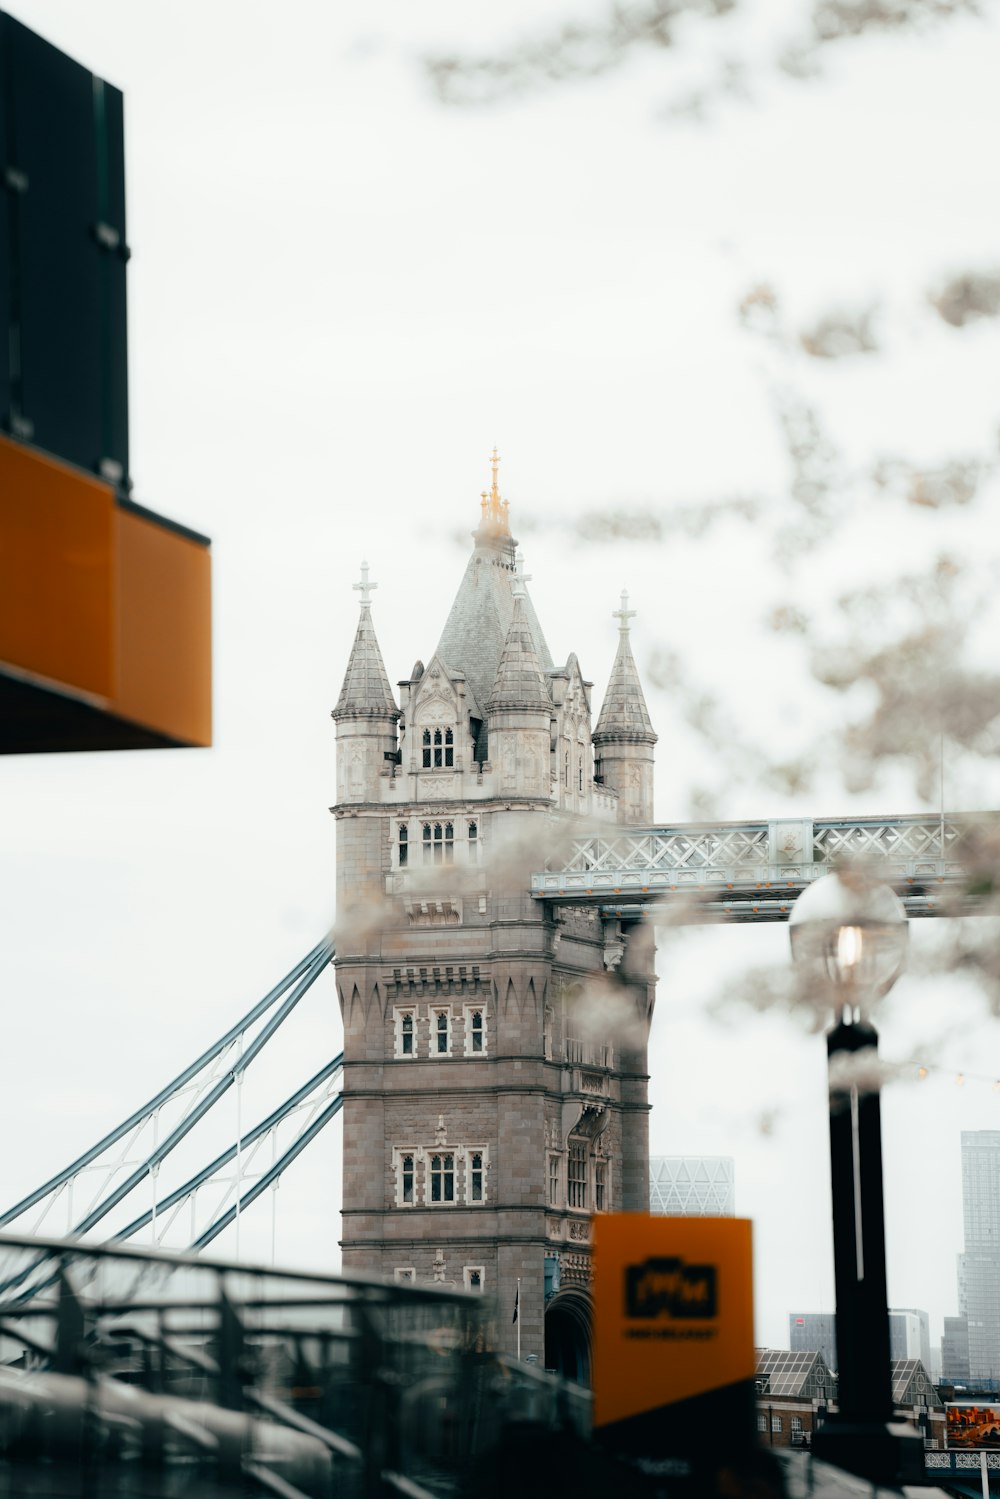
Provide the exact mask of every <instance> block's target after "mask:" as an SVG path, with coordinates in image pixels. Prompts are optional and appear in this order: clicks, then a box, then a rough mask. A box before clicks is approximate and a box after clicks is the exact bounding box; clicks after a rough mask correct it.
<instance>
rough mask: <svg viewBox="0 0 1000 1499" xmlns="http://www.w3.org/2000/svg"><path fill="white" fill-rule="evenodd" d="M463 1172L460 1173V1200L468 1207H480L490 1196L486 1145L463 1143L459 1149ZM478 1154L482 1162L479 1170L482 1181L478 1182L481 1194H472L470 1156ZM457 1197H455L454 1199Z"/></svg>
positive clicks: (488, 1159)
mask: <svg viewBox="0 0 1000 1499" xmlns="http://www.w3.org/2000/svg"><path fill="white" fill-rule="evenodd" d="M461 1155H462V1161H463V1164H464V1167H465V1169H464V1172H463V1174H462V1194H461V1201H462V1202H463V1203H464V1204H465V1205H466V1207H470V1208H481V1207H484V1206H485V1205H486V1203H487V1202H488V1201H489V1197H490V1151H489V1146H488V1145H463V1146H462V1150H461ZM476 1155H477V1156H479V1157H480V1160H481V1162H482V1164H481V1166H480V1168H479V1169H480V1172H481V1173H482V1181H481V1183H480V1186H481V1190H482V1196H481V1197H473V1195H472V1170H473V1167H472V1157H473V1156H476ZM457 1200H458V1199H457V1198H456V1201H457Z"/></svg>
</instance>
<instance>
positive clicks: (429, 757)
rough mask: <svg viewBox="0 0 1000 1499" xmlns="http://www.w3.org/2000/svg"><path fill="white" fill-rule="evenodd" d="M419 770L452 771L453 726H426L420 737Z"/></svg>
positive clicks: (453, 757) (453, 752)
mask: <svg viewBox="0 0 1000 1499" xmlns="http://www.w3.org/2000/svg"><path fill="white" fill-rule="evenodd" d="M420 768H421V770H454V768H455V729H454V725H451V726H449V725H448V724H442V723H438V724H428V725H426V727H425V728H424V730H423V732H422V734H421V736H420Z"/></svg>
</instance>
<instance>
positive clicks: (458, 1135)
mask: <svg viewBox="0 0 1000 1499" xmlns="http://www.w3.org/2000/svg"><path fill="white" fill-rule="evenodd" d="M473 539H474V547H473V551H472V556H471V557H470V559H469V563H468V566H467V568H466V571H465V576H464V577H463V579H462V581H461V584H460V585H459V589H458V593H457V594H456V596H455V600H454V603H453V604H452V607H451V611H450V613H449V615H448V618H447V621H446V623H445V627H444V631H443V633H442V636H441V639H440V642H439V644H438V646H437V649H436V650H435V651H434V653H433V655H432V656H431V657H430V660H429V661H428V664H427V666H426V667H425V666H424V665H423V663H422V662H420V661H417V662H416V664H415V665H414V667H413V670H412V672H411V674H410V676H409V678H407V679H406V680H404V681H402V682H400V683H399V690H400V700H399V705H398V706H397V703H396V700H395V699H394V697H393V694H392V690H391V688H390V685H389V681H388V678H387V676H386V672H385V667H384V665H383V661H382V656H381V652H380V650H379V647H378V642H377V640H376V638H375V632H374V628H373V626H372V620H371V603H370V598H369V595H370V593H371V589H372V588H373V587H374V586H375V585H374V584H369V583H368V581H367V567H365V568H364V570H363V576H362V582H361V583H360V584H356V585H355V587H357V588H358V589H359V590H360V592H361V618H360V621H359V624H358V629H357V634H356V636H355V639H354V644H353V646H352V649H351V654H350V659H349V662H348V666H347V672H346V675H345V678H344V685H343V688H342V690H341V693H340V697H339V699H338V702H337V706H336V708H335V709H334V710H333V717H334V719H335V721H336V725H337V805H336V806H335V807H334V808H333V809H332V810H333V812H334V815H335V817H336V819H337V899H338V907H337V958H336V972H337V987H338V994H339V999H340V1004H341V1009H342V1013H343V1021H344V1189H343V1190H344V1203H343V1240H342V1243H343V1264H344V1270H345V1272H348V1273H350V1272H358V1273H374V1274H379V1275H384V1276H387V1277H389V1278H393V1277H394V1278H396V1279H397V1280H411V1279H412V1280H418V1281H428V1282H435V1281H437V1282H439V1283H441V1284H445V1285H449V1284H450V1285H457V1286H465V1287H467V1288H469V1289H471V1290H477V1291H482V1292H484V1293H485V1294H487V1295H489V1296H491V1297H493V1298H494V1299H495V1304H496V1307H497V1317H496V1322H495V1324H494V1339H495V1343H496V1346H498V1347H499V1348H500V1349H502V1350H505V1351H508V1352H513V1351H514V1349H515V1347H516V1345H517V1338H518V1333H519V1332H520V1346H521V1352H522V1356H527V1355H535V1356H536V1357H537V1359H538V1362H539V1363H540V1364H544V1365H545V1366H548V1367H552V1368H559V1369H561V1370H562V1371H563V1372H565V1373H567V1374H569V1375H571V1376H574V1377H577V1378H581V1379H586V1377H587V1375H588V1372H589V1293H588V1288H589V1283H590V1240H591V1227H590V1220H591V1215H592V1214H593V1213H594V1212H602V1211H621V1210H635V1209H643V1210H644V1209H645V1208H646V1207H647V1205H648V1123H647V1112H648V1103H647V1075H646V1043H647V1036H648V1029H649V1022H650V1019H651V1016H652V1009H653V1000H654V988H655V975H654V971H653V943H652V938H651V935H650V932H649V929H648V928H647V927H644V926H642V925H640V924H638V923H635V924H630V923H627V922H621V921H618V920H611V919H606V918H604V917H603V916H602V914H601V912H600V910H598V909H596V908H580V909H566V908H562V907H560V908H559V909H555V908H553V907H552V906H551V905H549V904H547V903H545V902H542V901H538V900H535V899H534V898H533V897H532V896H531V895H530V893H529V888H528V875H529V874H530V872H531V871H532V870H533V869H538V868H540V867H542V866H543V865H544V861H545V858H546V856H547V853H548V852H550V851H551V852H554V851H555V850H556V848H557V846H558V844H559V843H560V841H561V840H562V839H564V838H565V837H566V835H567V834H568V833H570V832H571V831H572V830H573V828H574V827H576V826H579V825H580V824H583V825H586V826H588V827H591V828H592V827H593V826H594V825H595V824H596V823H600V822H620V823H621V822H630V823H641V822H648V821H649V820H650V818H651V815H652V789H653V787H652V753H653V744H654V743H655V738H656V736H655V735H654V733H653V730H652V726H651V724H650V721H649V714H648V712H647V709H646V704H645V701H644V698H643V694H642V688H641V686H640V683H639V678H638V673H637V671H636V667H635V662H634V660H633V657H632V653H631V650H630V648H629V642H628V619H629V617H630V612H629V611H628V610H627V608H626V607H625V600H624V599H623V603H622V609H621V610H620V611H618V615H617V617H618V619H619V621H620V631H621V634H620V640H619V647H618V655H617V658H616V660H615V664H614V667H613V670H612V674H611V679H610V682H609V686H608V692H607V697H606V700H605V703H604V706H603V708H602V710H601V714H600V718H599V720H598V726H597V730H596V731H595V732H594V734H593V735H592V734H591V704H590V687H591V683H589V682H587V681H586V680H585V679H584V677H583V675H582V673H581V671H580V666H579V663H578V661H577V659H576V657H575V656H574V655H571V656H570V657H569V659H568V661H567V662H566V665H565V666H562V667H555V666H554V665H553V662H552V659H551V656H550V654H549V650H548V646H547V645H546V643H545V637H544V635H543V634H542V630H541V627H540V625H539V623H538V619H537V617H536V615H535V611H534V609H533V607H532V604H531V601H530V599H529V597H528V593H527V588H526V583H527V579H525V578H523V577H522V576H521V574H520V572H519V570H518V565H517V563H516V561H515V545H516V544H515V542H514V541H513V539H512V537H511V535H510V530H509V524H508V515H507V504H506V502H505V501H503V500H502V499H501V497H500V493H499V489H498V485H497V458H496V452H495V450H494V459H493V482H492V488H491V491H490V492H489V493H488V494H484V495H483V497H482V514H481V518H480V522H479V526H478V528H477V530H476V531H475V532H474V533H473ZM595 745H596V746H597V755H598V764H597V767H596V773H595V763H594V748H593V746H595ZM515 1299H516V1301H517V1309H518V1318H517V1325H515V1323H514V1321H513V1313H514V1307H515Z"/></svg>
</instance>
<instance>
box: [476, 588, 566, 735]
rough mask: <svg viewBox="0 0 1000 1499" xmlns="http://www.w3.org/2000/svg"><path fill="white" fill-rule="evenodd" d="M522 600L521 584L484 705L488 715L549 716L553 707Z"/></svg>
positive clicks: (523, 596)
mask: <svg viewBox="0 0 1000 1499" xmlns="http://www.w3.org/2000/svg"><path fill="white" fill-rule="evenodd" d="M524 598H525V595H524V591H523V584H522V585H521V591H520V592H519V593H518V594H517V595H516V596H515V598H514V613H513V615H512V616H511V621H510V627H509V629H508V630H507V638H506V640H505V641H504V647H503V652H502V654H501V656H500V664H499V666H498V667H497V674H496V680H495V681H494V683H493V691H492V692H491V693H490V696H489V701H488V702H487V704H486V711H487V712H488V713H493V712H496V710H497V709H500V708H542V709H544V710H545V711H546V712H548V710H549V709H551V707H552V698H551V696H550V695H549V689H548V686H547V685H546V681H545V678H544V676H543V675H542V668H541V666H540V665H539V661H538V652H537V650H536V649H535V642H534V640H533V639H532V635H531V625H530V623H529V621H528V616H527V613H526V611H525V608H524Z"/></svg>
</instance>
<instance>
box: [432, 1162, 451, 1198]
mask: <svg viewBox="0 0 1000 1499" xmlns="http://www.w3.org/2000/svg"><path fill="white" fill-rule="evenodd" d="M454 1201H455V1157H454V1156H453V1155H452V1154H450V1153H449V1154H447V1155H432V1156H431V1202H454Z"/></svg>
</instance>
